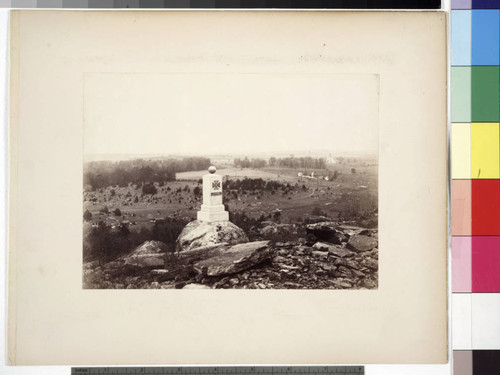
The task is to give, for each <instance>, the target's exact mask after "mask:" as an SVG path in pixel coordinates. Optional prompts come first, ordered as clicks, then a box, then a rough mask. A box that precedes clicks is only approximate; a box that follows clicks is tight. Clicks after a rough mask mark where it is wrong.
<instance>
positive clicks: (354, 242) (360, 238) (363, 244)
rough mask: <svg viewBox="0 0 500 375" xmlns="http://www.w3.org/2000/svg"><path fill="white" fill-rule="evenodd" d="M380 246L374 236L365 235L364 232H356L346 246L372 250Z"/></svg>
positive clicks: (354, 248)
mask: <svg viewBox="0 0 500 375" xmlns="http://www.w3.org/2000/svg"><path fill="white" fill-rule="evenodd" d="M377 246H378V241H377V239H376V238H374V237H370V236H365V235H362V234H355V235H354V236H352V237H351V238H350V239H349V242H348V243H347V244H346V247H347V248H349V249H351V250H354V251H357V252H363V251H370V250H372V249H374V248H376V247H377Z"/></svg>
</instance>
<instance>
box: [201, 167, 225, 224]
mask: <svg viewBox="0 0 500 375" xmlns="http://www.w3.org/2000/svg"><path fill="white" fill-rule="evenodd" d="M216 171H217V170H216V168H215V167H214V166H211V167H210V168H208V172H209V173H208V174H206V175H204V176H203V204H202V205H201V210H200V211H198V214H197V218H198V220H200V221H204V222H208V223H214V222H216V221H227V220H229V212H227V211H226V210H225V209H224V205H223V204H222V176H221V175H219V174H216V173H215V172H216Z"/></svg>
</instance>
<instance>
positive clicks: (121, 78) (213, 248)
mask: <svg viewBox="0 0 500 375" xmlns="http://www.w3.org/2000/svg"><path fill="white" fill-rule="evenodd" d="M85 78H86V80H85V98H84V101H85V113H84V114H85V119H84V121H85V123H84V131H85V134H84V155H85V162H84V175H83V184H84V186H83V188H84V192H83V210H84V212H83V287H84V288H90V289H93V288H107V289H113V288H116V289H124V288H128V289H137V288H139V289H141V288H145V289H150V288H157V289H160V288H162V289H170V288H216V289H217V288H242V289H249V288H250V289H283V288H286V289H375V288H377V285H378V251H379V250H378V225H377V223H378V220H377V217H378V201H377V200H378V194H377V191H378V187H377V181H378V178H377V171H378V123H377V120H378V76H376V75H323V74H164V75H161V74H158V75H155V74H149V75H141V74H118V75H117V74H91V75H87V76H86V77H85Z"/></svg>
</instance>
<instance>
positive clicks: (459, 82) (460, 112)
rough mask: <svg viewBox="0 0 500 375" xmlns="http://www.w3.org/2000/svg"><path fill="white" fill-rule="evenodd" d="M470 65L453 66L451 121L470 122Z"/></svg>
mask: <svg viewBox="0 0 500 375" xmlns="http://www.w3.org/2000/svg"><path fill="white" fill-rule="evenodd" d="M470 85H471V68H470V66H463V67H462V66H461V67H452V68H451V122H470V119H471V116H470V107H471V99H470V91H471V90H470Z"/></svg>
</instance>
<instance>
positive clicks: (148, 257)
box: [121, 241, 168, 268]
mask: <svg viewBox="0 0 500 375" xmlns="http://www.w3.org/2000/svg"><path fill="white" fill-rule="evenodd" d="M167 250H168V249H167V245H165V244H164V243H163V242H160V241H146V242H144V243H143V244H142V245H141V246H139V247H136V248H135V249H134V250H132V251H131V252H130V253H129V254H127V255H125V256H123V257H122V258H121V260H122V261H123V262H124V263H125V265H128V266H133V267H139V268H163V266H164V265H165V253H166V251H167Z"/></svg>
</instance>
